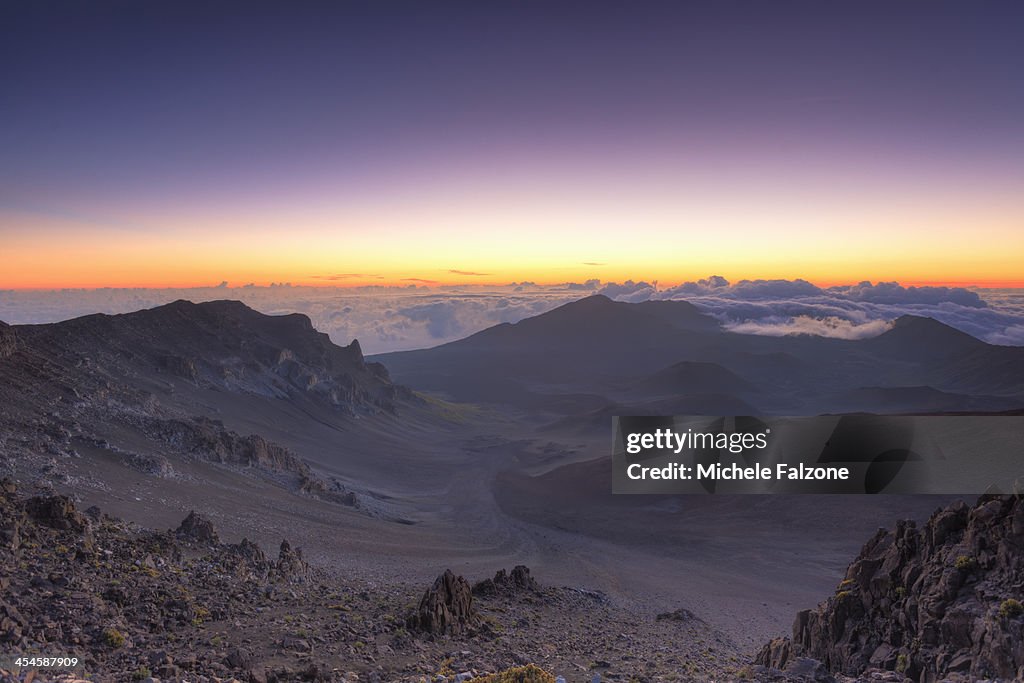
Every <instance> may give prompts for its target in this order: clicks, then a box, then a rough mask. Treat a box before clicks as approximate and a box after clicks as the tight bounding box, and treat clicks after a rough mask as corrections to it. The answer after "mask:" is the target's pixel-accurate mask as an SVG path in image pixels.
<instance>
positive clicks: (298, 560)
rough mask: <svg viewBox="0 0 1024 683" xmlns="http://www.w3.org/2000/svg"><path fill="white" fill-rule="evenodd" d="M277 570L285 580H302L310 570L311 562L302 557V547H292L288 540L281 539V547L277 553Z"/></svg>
mask: <svg viewBox="0 0 1024 683" xmlns="http://www.w3.org/2000/svg"><path fill="white" fill-rule="evenodd" d="M277 571H278V574H280V576H281V578H283V579H285V580H288V581H299V580H301V579H302V578H303V577H304V576H305V575H306V574H307V573H308V572H309V563H308V562H306V560H305V559H303V557H302V548H292V546H291V544H290V543H289V542H288V541H281V549H280V551H279V552H278V555H277Z"/></svg>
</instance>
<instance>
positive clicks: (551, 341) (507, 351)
mask: <svg viewBox="0 0 1024 683" xmlns="http://www.w3.org/2000/svg"><path fill="white" fill-rule="evenodd" d="M380 359H381V360H383V361H384V362H385V363H386V364H387V365H388V367H389V368H390V369H391V371H392V372H393V373H394V374H395V376H396V377H397V378H398V379H399V380H400V381H402V382H403V383H407V384H409V385H412V386H416V387H417V388H421V389H426V390H431V391H435V392H439V393H441V394H443V395H446V396H448V397H451V398H454V399H456V400H461V401H471V402H487V403H497V404H504V405H510V406H515V407H517V408H521V409H526V410H530V411H540V412H544V411H546V410H547V406H552V405H558V404H560V403H564V401H559V400H558V399H557V398H556V397H559V396H570V395H586V396H588V397H590V398H589V399H588V400H589V401H590V405H591V406H592V405H593V402H594V397H603V398H604V399H605V400H606V401H607V402H608V404H609V405H637V404H642V403H647V402H650V401H652V400H654V399H659V398H665V397H673V396H674V397H682V396H686V395H688V394H703V395H715V396H718V397H719V398H720V399H721V398H722V397H725V398H728V399H730V400H733V402H735V401H736V400H738V399H739V398H740V397H742V400H743V401H745V402H747V403H749V404H751V406H752V407H753V408H755V409H757V410H759V411H761V412H769V413H771V412H774V413H782V414H817V413H826V412H841V411H844V410H849V409H856V410H858V411H867V412H874V411H877V412H928V411H934V410H941V411H986V412H987V411H989V410H1005V409H1009V408H1013V407H1016V406H1019V405H1021V404H1024V350H1022V349H1017V348H1009V347H998V346H992V345H990V344H987V343H985V342H983V341H981V340H979V339H976V338H974V337H972V336H970V335H969V334H966V333H964V332H961V331H959V330H956V329H955V328H952V327H950V326H948V325H945V324H943V323H940V322H938V321H936V320H932V319H931V318H923V317H918V316H902V317H901V318H899V319H897V320H896V321H895V322H894V323H893V326H892V328H891V329H889V330H887V331H886V332H885V333H883V334H881V335H879V336H877V337H874V338H870V339H863V340H844V339H833V338H824V337H815V336H812V335H792V336H785V337H768V336H758V335H748V334H736V333H732V332H726V331H723V330H722V329H721V328H720V326H719V325H718V323H717V321H715V320H714V319H713V318H711V317H710V316H707V315H704V314H702V313H701V312H700V311H699V310H698V309H697V308H696V307H694V306H692V305H690V304H688V303H686V302H681V301H656V302H645V303H640V304H628V303H623V302H615V301H611V300H610V299H608V298H606V297H603V296H593V297H587V298H585V299H581V300H579V301H576V302H573V303H570V304H566V305H564V306H561V307H559V308H556V309H554V310H552V311H549V312H547V313H545V314H543V315H539V316H536V317H534V318H528V319H526V320H522V321H520V322H519V323H516V324H514V325H512V324H504V325H497V326H495V327H491V328H489V329H486V330H483V331H482V332H479V333H477V334H475V335H473V336H471V337H468V338H466V339H463V340H460V341H456V342H452V343H449V344H444V345H442V346H439V347H436V348H433V349H425V350H419V351H407V352H402V353H391V354H385V355H382V356H380ZM754 387H760V388H762V389H763V390H761V391H758V392H756V393H755V392H753V391H752V389H753V388H754ZM865 387H870V388H871V389H865ZM993 397H994V398H993ZM715 403H716V404H718V405H728V401H726V402H725V403H723V402H722V401H721V400H717V401H715ZM549 412H560V411H549ZM561 414H563V415H564V414H565V413H564V412H561ZM577 416H579V413H577Z"/></svg>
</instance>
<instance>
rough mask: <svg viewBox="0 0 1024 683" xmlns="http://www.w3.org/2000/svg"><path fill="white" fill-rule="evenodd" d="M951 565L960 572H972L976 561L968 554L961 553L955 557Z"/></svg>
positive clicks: (976, 565) (976, 564) (975, 566)
mask: <svg viewBox="0 0 1024 683" xmlns="http://www.w3.org/2000/svg"><path fill="white" fill-rule="evenodd" d="M953 566H954V567H956V568H957V570H959V571H962V572H972V571H974V570H975V569H976V568H977V567H978V561H977V560H976V559H974V558H973V557H971V556H970V555H961V556H960V557H958V558H956V562H954V563H953Z"/></svg>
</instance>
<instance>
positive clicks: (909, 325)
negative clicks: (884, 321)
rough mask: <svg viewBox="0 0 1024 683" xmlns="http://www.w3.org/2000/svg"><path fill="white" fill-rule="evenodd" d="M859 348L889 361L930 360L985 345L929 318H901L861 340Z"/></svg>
mask: <svg viewBox="0 0 1024 683" xmlns="http://www.w3.org/2000/svg"><path fill="white" fill-rule="evenodd" d="M863 346H864V347H865V348H867V349H869V350H871V351H872V352H873V353H876V354H878V355H882V356H888V357H890V358H900V359H909V360H923V359H929V360H931V359H935V358H945V357H949V356H955V355H960V354H963V353H967V352H969V351H973V350H976V349H978V348H981V347H984V346H986V344H985V342H983V341H981V340H980V339H977V338H975V337H972V336H971V335H969V334H967V333H966V332H961V331H960V330H958V329H956V328H954V327H950V326H949V325H946V324H944V323H940V322H939V321H938V320H934V319H933V318H924V317H921V316H916V315H903V316H900V317H899V318H897V319H896V320H895V321H894V322H893V325H892V329H890V330H887V331H885V332H883V333H882V334H880V335H878V336H877V337H874V338H871V339H865V340H864V341H863Z"/></svg>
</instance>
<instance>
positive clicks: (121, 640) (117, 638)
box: [103, 628, 125, 649]
mask: <svg viewBox="0 0 1024 683" xmlns="http://www.w3.org/2000/svg"><path fill="white" fill-rule="evenodd" d="M103 642H104V643H106V644H107V647H112V648H115V649H117V648H119V647H124V644H125V637H124V634H122V633H121V632H120V631H118V630H117V629H116V628H108V629H106V630H104V631H103Z"/></svg>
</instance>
